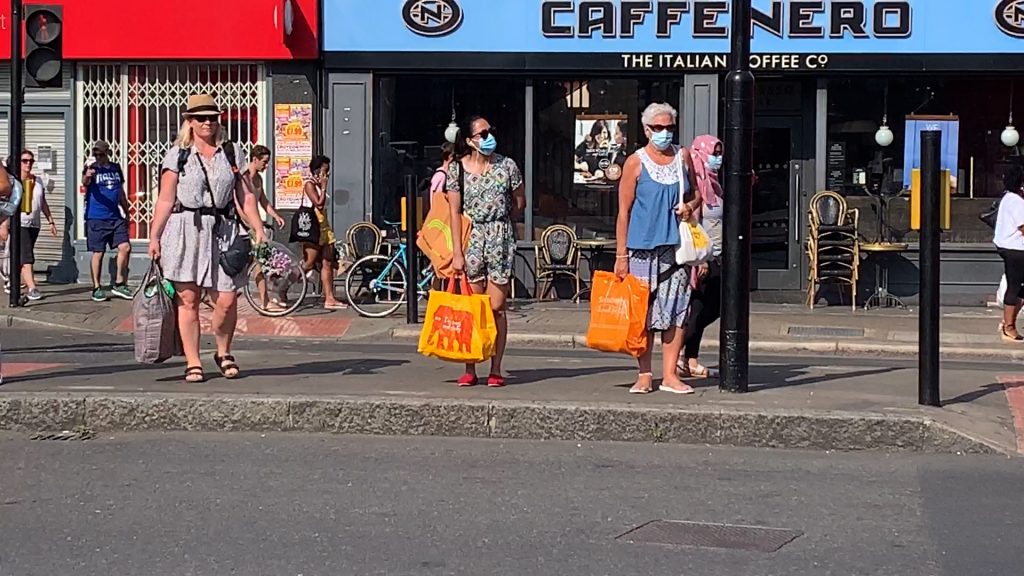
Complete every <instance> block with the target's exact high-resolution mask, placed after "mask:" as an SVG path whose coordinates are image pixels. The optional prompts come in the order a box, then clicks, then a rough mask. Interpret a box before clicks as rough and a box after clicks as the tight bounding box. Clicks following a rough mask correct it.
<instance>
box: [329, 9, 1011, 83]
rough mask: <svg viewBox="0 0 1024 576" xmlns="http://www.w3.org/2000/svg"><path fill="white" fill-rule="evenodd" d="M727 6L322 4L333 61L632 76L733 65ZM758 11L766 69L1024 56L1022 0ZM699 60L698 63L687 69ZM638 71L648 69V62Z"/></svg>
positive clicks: (756, 44) (758, 46) (756, 31)
mask: <svg viewBox="0 0 1024 576" xmlns="http://www.w3.org/2000/svg"><path fill="white" fill-rule="evenodd" d="M729 6H730V2H729V1H725V0H721V1H700V0H640V1H637V0H604V1H599V0H324V6H323V8H324V11H323V16H324V37H323V41H324V50H325V51H326V52H329V53H330V52H344V53H359V52H364V53H407V54H408V53H435V54H436V53H458V54H469V53H475V54H539V55H556V54H567V53H568V54H579V55H583V54H591V55H596V56H598V57H599V58H604V56H606V55H615V56H616V58H621V59H622V60H623V66H624V67H627V68H628V67H631V66H630V62H629V58H628V56H629V55H633V56H637V55H640V56H646V55H650V56H651V58H650V60H651V62H650V63H648V64H649V66H652V67H673V65H674V62H673V61H674V60H677V59H678V58H679V57H683V62H682V67H686V68H693V67H716V66H715V65H716V64H721V62H722V61H723V60H722V59H720V58H716V57H715V56H716V55H724V54H726V53H728V51H729V26H730V12H729ZM753 7H754V24H753V31H752V51H753V52H754V53H755V57H758V55H760V57H768V56H770V58H768V62H767V63H766V65H765V66H764V67H773V68H780V67H781V68H786V67H792V68H797V69H802V68H808V67H810V68H827V67H829V61H828V59H829V57H832V56H840V57H842V56H844V55H862V56H863V55H866V56H875V57H880V56H886V55H892V56H894V57H897V58H898V57H900V56H901V55H926V56H927V55H946V54H960V55H1019V54H1021V53H1022V52H1024V0H966V1H965V0H831V1H828V0H818V1H808V0H753ZM808 55H810V56H823V57H824V58H823V59H817V60H808V59H807V58H806V56H808ZM690 56H692V57H698V58H697V60H696V61H691V62H689V63H687V62H686V61H685V60H686V57H690ZM705 56H706V57H708V62H706V63H704V64H702V63H701V62H700V59H701V57H705ZM787 56H793V60H792V61H786V60H784V58H785V57H787ZM604 61H612V60H607V59H606V58H605V59H604ZM771 62H774V64H773V65H770V66H769V65H768V64H770V63H771ZM635 64H636V66H639V67H644V62H643V60H642V59H641V61H638V62H636V63H635Z"/></svg>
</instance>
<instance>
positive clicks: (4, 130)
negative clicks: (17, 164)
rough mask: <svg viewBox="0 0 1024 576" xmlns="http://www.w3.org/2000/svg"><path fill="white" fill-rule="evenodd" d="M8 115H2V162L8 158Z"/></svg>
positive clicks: (0, 153)
mask: <svg viewBox="0 0 1024 576" xmlns="http://www.w3.org/2000/svg"><path fill="white" fill-rule="evenodd" d="M8 128H9V127H8V125H7V114H0V160H3V159H4V158H7V129H8Z"/></svg>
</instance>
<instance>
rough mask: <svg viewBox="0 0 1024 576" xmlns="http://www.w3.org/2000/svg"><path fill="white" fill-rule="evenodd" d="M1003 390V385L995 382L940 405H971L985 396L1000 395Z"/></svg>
mask: <svg viewBox="0 0 1024 576" xmlns="http://www.w3.org/2000/svg"><path fill="white" fill-rule="evenodd" d="M1005 390H1006V386H1005V385H1003V384H1000V383H998V382H996V383H994V384H985V385H984V386H981V387H980V388H978V389H977V390H972V391H970V392H964V393H963V394H961V395H959V396H957V397H955V398H950V399H949V400H945V401H943V402H942V405H943V406H953V405H956V404H971V403H973V402H975V401H976V400H980V399H982V398H984V397H986V396H988V395H990V394H1000V393H1002V392H1004V391H1005Z"/></svg>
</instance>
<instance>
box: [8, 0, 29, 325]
mask: <svg viewBox="0 0 1024 576" xmlns="http://www.w3.org/2000/svg"><path fill="white" fill-rule="evenodd" d="M21 28H22V23H21V2H20V1H18V0H11V22H10V29H11V115H10V116H9V118H8V128H7V137H8V138H9V140H8V143H9V144H10V156H9V157H10V158H11V163H12V164H14V166H8V167H7V168H8V169H9V170H10V173H11V174H14V177H18V178H20V177H21V148H22V138H23V137H24V135H23V133H22V125H21V107H22V104H23V103H24V100H25V91H24V88H23V87H22V83H21V74H22V65H21V61H22V56H21V49H22V47H21ZM29 193H30V192H29V191H28V190H25V191H24V192H23V194H24V196H23V197H26V196H28V194H29ZM9 229H10V232H11V239H10V241H9V242H8V243H7V247H8V257H9V258H10V260H11V270H10V272H11V277H10V278H8V280H9V281H10V283H11V307H12V308H14V307H17V306H21V305H22V303H23V302H22V297H21V210H17V211H15V213H14V215H13V216H11V217H10V228H9Z"/></svg>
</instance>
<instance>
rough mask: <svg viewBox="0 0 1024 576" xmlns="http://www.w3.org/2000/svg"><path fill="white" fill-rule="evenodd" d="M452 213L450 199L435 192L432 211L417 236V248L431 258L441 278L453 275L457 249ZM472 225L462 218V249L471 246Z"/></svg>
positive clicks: (431, 205) (428, 213)
mask: <svg viewBox="0 0 1024 576" xmlns="http://www.w3.org/2000/svg"><path fill="white" fill-rule="evenodd" d="M451 222H452V213H451V207H450V205H449V204H448V197H447V196H446V195H445V194H444V193H443V192H435V193H434V195H433V196H432V197H431V199H430V210H429V211H427V217H426V218H424V219H423V228H422V229H420V231H419V234H417V236H416V246H418V247H419V249H420V251H421V252H423V253H424V254H426V255H427V258H430V263H431V264H432V265H433V266H434V271H436V272H437V275H438V276H440V277H441V278H449V277H451V275H452V255H453V251H454V249H455V246H454V241H453V240H452V226H451ZM470 228H472V224H471V223H470V221H469V218H466V217H465V216H462V248H463V249H465V248H466V246H467V245H468V244H469V231H470Z"/></svg>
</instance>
